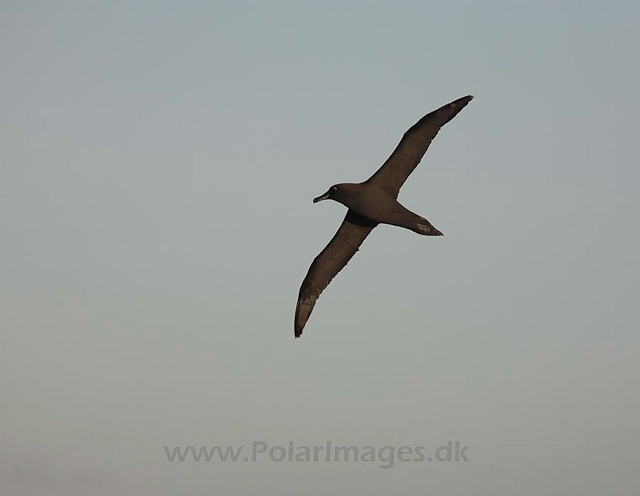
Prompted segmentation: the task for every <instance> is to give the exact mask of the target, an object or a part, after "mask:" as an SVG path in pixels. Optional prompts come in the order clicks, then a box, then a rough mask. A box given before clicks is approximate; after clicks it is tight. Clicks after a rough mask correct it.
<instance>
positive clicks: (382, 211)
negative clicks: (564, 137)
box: [294, 95, 473, 338]
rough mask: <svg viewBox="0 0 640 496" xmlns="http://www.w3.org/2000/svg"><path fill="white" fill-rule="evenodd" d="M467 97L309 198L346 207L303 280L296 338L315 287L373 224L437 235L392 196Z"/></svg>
mask: <svg viewBox="0 0 640 496" xmlns="http://www.w3.org/2000/svg"><path fill="white" fill-rule="evenodd" d="M472 99H473V96H471V95H467V96H465V97H462V98H459V99H458V100H455V101H453V102H451V103H449V104H447V105H444V106H443V107H440V108H439V109H437V110H434V111H433V112H431V113H429V114H427V115H425V116H424V117H423V118H422V119H420V120H419V121H418V122H416V123H415V124H414V125H413V126H412V127H410V128H409V130H408V131H407V132H406V133H405V134H404V136H403V137H402V139H401V140H400V143H399V144H398V146H397V147H396V149H395V150H394V151H393V153H392V154H391V156H390V157H389V158H388V159H387V161H386V162H385V163H384V164H382V166H381V167H380V169H378V171H377V172H376V173H375V174H374V175H373V176H371V177H370V178H369V179H367V180H366V181H365V182H363V183H355V184H354V183H341V184H335V185H333V186H331V188H329V190H328V191H327V192H326V193H325V194H323V195H320V196H318V197H317V198H314V199H313V203H317V202H319V201H322V200H334V201H337V202H339V203H342V204H343V205H344V206H345V207H347V208H348V209H349V210H348V211H347V215H346V216H345V218H344V220H343V221H342V225H341V226H340V228H339V229H338V231H337V232H336V234H335V235H334V236H333V238H332V239H331V241H329V244H328V245H327V246H326V247H325V248H324V250H322V251H321V252H320V254H319V255H318V256H317V257H316V258H315V259H314V261H313V263H312V264H311V267H309V272H307V276H306V277H305V278H304V281H302V286H301V287H300V293H299V294H298V304H297V305H296V313H295V318H294V335H295V337H296V338H298V337H300V336H301V335H302V330H303V329H304V326H305V324H306V323H307V320H309V316H310V315H311V312H312V310H313V307H314V305H315V304H316V300H317V299H318V297H319V296H320V293H322V291H324V289H325V288H326V287H327V286H328V285H329V283H330V282H331V280H332V279H333V278H334V277H335V276H336V274H337V273H338V272H340V271H341V270H342V269H343V267H344V266H345V265H347V263H348V262H349V260H351V258H352V257H353V255H355V253H356V252H357V251H358V249H359V248H360V245H361V244H362V242H363V241H364V240H365V238H366V237H367V236H368V235H369V233H370V232H371V231H372V230H373V228H374V227H376V226H377V225H378V224H390V225H393V226H398V227H404V228H406V229H410V230H412V231H414V232H416V233H418V234H422V235H424V236H442V233H441V232H440V231H438V229H436V228H435V227H434V226H433V225H432V224H431V223H430V222H429V221H428V220H427V219H425V218H424V217H421V216H420V215H418V214H414V213H413V212H411V211H410V210H408V209H406V208H405V207H403V206H402V205H400V203H398V200H397V199H396V198H397V197H398V193H399V191H400V188H401V187H402V185H403V184H404V182H405V181H406V180H407V177H409V174H411V173H412V172H413V170H414V169H415V168H416V166H417V165H418V164H419V163H420V160H421V159H422V157H423V156H424V154H425V152H426V151H427V148H429V145H430V144H431V141H432V140H433V138H435V136H436V134H438V131H440V128H441V127H442V126H444V125H445V124H446V123H447V122H449V121H450V120H451V119H453V118H454V117H455V116H456V115H457V114H458V112H460V111H461V110H462V109H463V108H464V107H465V106H466V105H467V104H468V103H469V102H470V101H471V100H472Z"/></svg>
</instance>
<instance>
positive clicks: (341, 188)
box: [313, 184, 348, 203]
mask: <svg viewBox="0 0 640 496" xmlns="http://www.w3.org/2000/svg"><path fill="white" fill-rule="evenodd" d="M347 186H348V185H346V184H334V185H333V186H331V187H330V188H329V190H328V191H327V192H326V193H325V194H324V195H320V196H318V197H316V198H314V199H313V203H318V202H319V201H322V200H334V201H337V202H340V203H342V199H343V197H344V195H345V194H346V189H347Z"/></svg>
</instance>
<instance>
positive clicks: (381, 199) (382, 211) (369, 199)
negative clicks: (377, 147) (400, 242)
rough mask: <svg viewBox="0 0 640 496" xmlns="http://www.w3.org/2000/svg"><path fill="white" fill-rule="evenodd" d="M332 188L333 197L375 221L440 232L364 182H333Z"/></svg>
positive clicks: (433, 233)
mask: <svg viewBox="0 0 640 496" xmlns="http://www.w3.org/2000/svg"><path fill="white" fill-rule="evenodd" d="M335 187H337V188H338V191H337V192H335V194H334V195H332V199H333V200H335V201H337V202H339V203H342V204H343V205H344V206H345V207H347V208H349V209H351V210H353V211H354V212H356V213H358V214H360V215H362V216H363V217H366V218H367V219H369V220H372V221H373V222H375V223H377V224H389V225H392V226H398V227H404V228H406V229H410V230H412V231H414V232H417V233H418V234H424V235H426V234H429V232H431V235H432V236H439V235H442V233H441V232H440V231H437V230H436V229H435V228H433V226H431V224H430V223H429V221H427V220H426V219H425V218H424V217H420V216H419V215H418V214H414V213H413V212H412V211H411V210H409V209H407V208H405V207H404V206H402V205H401V204H400V202H399V201H398V200H396V199H395V198H394V197H393V196H391V195H390V194H389V193H387V192H386V191H384V190H382V189H380V188H377V187H375V186H372V185H370V184H368V183H367V182H364V183H343V184H336V186H335ZM429 227H430V228H431V229H433V230H432V231H430V230H429V229H428V228H429Z"/></svg>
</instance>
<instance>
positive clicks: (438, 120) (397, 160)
mask: <svg viewBox="0 0 640 496" xmlns="http://www.w3.org/2000/svg"><path fill="white" fill-rule="evenodd" d="M472 99H473V97H472V96H471V95H468V96H465V97H462V98H459V99H458V100H456V101H454V102H451V103H448V104H447V105H445V106H443V107H440V108H439V109H438V110H434V111H433V112H431V113H429V114H427V115H425V116H424V117H423V118H422V119H420V120H419V121H418V122H416V123H415V124H414V125H413V126H412V127H410V128H409V130H408V131H407V132H406V133H404V136H403V137H402V139H401V140H400V143H399V144H398V146H397V147H396V149H395V150H394V151H393V153H392V154H391V156H390V157H389V158H388V159H387V161H386V162H385V163H384V164H382V167H380V169H378V170H377V171H376V173H375V174H374V175H373V176H371V177H370V178H369V179H368V180H367V183H368V184H371V185H373V186H376V187H377V188H379V189H382V190H384V191H386V192H387V193H389V194H391V195H393V197H394V198H397V197H398V192H399V191H400V187H401V186H402V185H403V184H404V182H405V181H406V180H407V177H409V174H411V173H412V172H413V170H414V169H415V168H416V167H417V165H418V164H419V163H420V160H422V157H423V156H424V154H425V152H426V151H427V148H429V145H430V144H431V141H432V140H433V138H435V137H436V134H438V131H440V128H441V127H442V126H444V125H445V124H446V123H447V122H449V121H450V120H451V119H453V118H454V117H455V116H456V115H457V114H458V112H460V111H461V110H462V109H463V108H464V107H466V105H467V104H468V103H469V102H470V101H471V100H472Z"/></svg>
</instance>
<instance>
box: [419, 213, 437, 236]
mask: <svg viewBox="0 0 640 496" xmlns="http://www.w3.org/2000/svg"><path fill="white" fill-rule="evenodd" d="M414 231H415V232H417V233H418V234H422V235H423V236H442V235H443V234H442V233H441V232H440V231H438V230H437V229H436V228H435V227H433V225H432V224H431V222H429V221H428V220H427V219H425V218H424V217H419V220H418V222H417V224H416V228H415V229H414Z"/></svg>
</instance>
